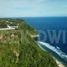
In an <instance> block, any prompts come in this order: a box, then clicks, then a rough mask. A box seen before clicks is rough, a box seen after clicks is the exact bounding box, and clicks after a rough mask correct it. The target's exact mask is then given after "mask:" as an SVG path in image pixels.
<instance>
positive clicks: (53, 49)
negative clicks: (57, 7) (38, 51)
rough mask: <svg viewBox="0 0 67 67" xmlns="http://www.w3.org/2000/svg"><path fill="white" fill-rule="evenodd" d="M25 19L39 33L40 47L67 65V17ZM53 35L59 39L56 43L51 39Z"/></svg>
mask: <svg viewBox="0 0 67 67" xmlns="http://www.w3.org/2000/svg"><path fill="white" fill-rule="evenodd" d="M23 19H24V20H25V21H26V22H27V23H28V24H29V25H31V26H33V27H34V28H35V29H36V30H37V32H38V33H39V35H40V37H39V38H38V43H39V44H40V46H41V47H42V48H43V49H44V50H45V49H46V50H47V51H48V52H50V53H51V54H52V55H53V56H55V57H56V58H57V59H58V60H59V61H61V62H62V63H63V64H65V65H67V17H23ZM50 34H51V35H50ZM55 34H56V35H55ZM53 35H54V38H56V37H57V38H56V40H55V41H54V42H53V40H52V39H51V37H50V36H53Z"/></svg>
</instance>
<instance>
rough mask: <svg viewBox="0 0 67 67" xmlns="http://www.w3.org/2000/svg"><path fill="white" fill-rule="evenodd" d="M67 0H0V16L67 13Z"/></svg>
mask: <svg viewBox="0 0 67 67" xmlns="http://www.w3.org/2000/svg"><path fill="white" fill-rule="evenodd" d="M66 2H67V1H66V0H64V1H60V0H0V17H7V16H8V17H11V16H13V17H15V16H51V15H53V16H54V15H66V14H67V13H66V12H67V9H66V7H67V5H66ZM64 10H65V11H64Z"/></svg>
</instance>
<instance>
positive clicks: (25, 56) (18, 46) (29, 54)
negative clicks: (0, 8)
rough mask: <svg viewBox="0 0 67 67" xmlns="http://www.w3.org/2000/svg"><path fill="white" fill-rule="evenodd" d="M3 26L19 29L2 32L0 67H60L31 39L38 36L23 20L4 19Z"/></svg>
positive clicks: (1, 20) (0, 35) (2, 20)
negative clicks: (32, 36) (31, 35)
mask: <svg viewBox="0 0 67 67" xmlns="http://www.w3.org/2000/svg"><path fill="white" fill-rule="evenodd" d="M1 24H3V25H6V26H7V24H8V25H11V26H13V25H15V26H18V29H15V30H0V67H58V66H57V64H56V62H55V61H54V59H53V58H52V57H51V55H50V54H48V53H47V52H44V51H42V50H41V49H40V48H39V46H38V45H37V43H36V41H35V40H34V39H32V38H31V37H30V34H33V33H34V34H33V35H35V34H37V33H36V31H35V29H34V28H33V27H31V26H29V25H27V24H26V23H25V22H24V21H23V20H21V19H5V18H4V19H0V25H1ZM3 25H2V26H3ZM2 28H3V27H2Z"/></svg>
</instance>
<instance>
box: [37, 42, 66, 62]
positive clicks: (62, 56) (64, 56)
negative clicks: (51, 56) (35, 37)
mask: <svg viewBox="0 0 67 67" xmlns="http://www.w3.org/2000/svg"><path fill="white" fill-rule="evenodd" d="M38 44H40V45H44V46H45V47H47V48H48V49H50V50H52V51H53V52H55V53H57V54H58V55H59V56H60V57H61V58H62V59H65V60H66V61H67V55H66V54H65V53H64V52H63V51H62V50H60V48H59V47H54V46H52V45H50V44H48V43H44V42H41V41H38Z"/></svg>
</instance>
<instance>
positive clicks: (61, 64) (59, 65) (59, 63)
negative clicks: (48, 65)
mask: <svg viewBox="0 0 67 67" xmlns="http://www.w3.org/2000/svg"><path fill="white" fill-rule="evenodd" d="M53 59H54V60H55V61H56V63H57V65H58V67H65V66H64V65H63V63H62V62H60V61H59V60H58V59H57V58H55V57H54V56H53Z"/></svg>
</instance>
